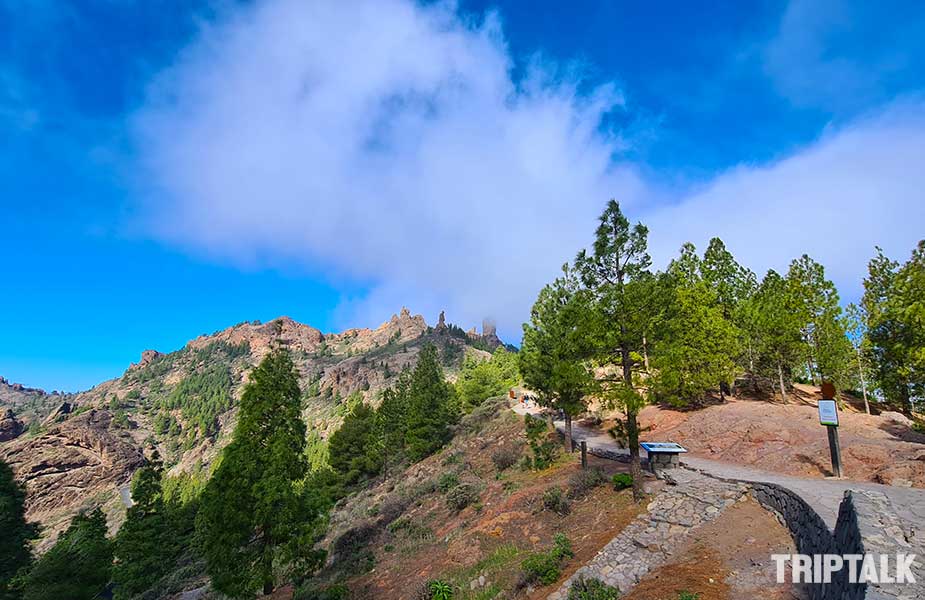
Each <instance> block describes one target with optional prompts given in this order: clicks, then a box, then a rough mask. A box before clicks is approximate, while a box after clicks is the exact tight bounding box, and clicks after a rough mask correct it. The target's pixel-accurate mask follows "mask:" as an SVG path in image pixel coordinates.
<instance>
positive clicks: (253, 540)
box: [196, 347, 321, 598]
mask: <svg viewBox="0 0 925 600" xmlns="http://www.w3.org/2000/svg"><path fill="white" fill-rule="evenodd" d="M304 450H305V423H304V422H303V421H302V418H301V401H300V392H299V383H298V378H297V376H296V372H295V367H294V365H293V363H292V359H291V358H290V356H289V353H288V351H286V350H284V349H282V348H280V347H277V348H274V349H273V350H272V351H271V352H270V353H269V354H268V355H267V356H266V357H265V358H264V359H263V360H262V361H261V363H260V364H259V365H258V366H257V367H256V368H255V369H254V370H253V371H251V374H250V381H249V382H248V384H247V385H246V386H245V388H244V392H243V394H242V396H241V407H240V411H239V413H238V423H237V425H236V426H235V429H234V434H233V438H232V441H231V443H230V444H229V445H228V446H227V447H226V448H225V450H224V451H223V453H222V461H221V464H220V465H219V466H218V468H217V469H216V470H215V473H214V474H213V475H212V478H211V479H210V480H209V483H208V484H207V485H206V487H205V490H204V491H203V494H202V499H201V505H200V509H199V514H198V515H197V519H196V529H197V534H198V537H199V540H200V546H201V549H202V552H203V555H204V557H205V559H206V566H207V571H208V573H209V576H210V577H211V579H212V584H213V586H214V587H215V589H217V590H218V591H220V592H222V593H223V594H225V595H227V596H231V597H233V598H248V597H253V596H254V595H255V593H256V592H257V591H258V590H261V589H262V590H263V592H264V593H265V594H269V593H271V592H272V591H273V589H274V587H275V585H276V580H277V570H276V569H277V566H278V565H285V564H290V565H294V566H295V567H297V568H299V566H300V565H301V564H302V563H305V564H304V566H302V567H301V568H303V569H307V568H309V567H311V566H314V565H313V564H312V561H313V560H314V559H315V558H316V556H315V555H314V554H313V553H312V552H311V548H312V545H313V543H314V541H315V536H316V535H317V527H318V521H319V519H320V516H321V515H319V512H318V511H319V505H318V503H315V502H313V499H314V498H313V496H312V494H311V490H305V491H304V492H305V493H303V490H302V489H301V486H300V485H299V482H301V480H302V479H303V478H304V477H305V476H306V474H307V471H308V465H307V459H306V456H305V452H304ZM303 572H304V571H303Z"/></svg>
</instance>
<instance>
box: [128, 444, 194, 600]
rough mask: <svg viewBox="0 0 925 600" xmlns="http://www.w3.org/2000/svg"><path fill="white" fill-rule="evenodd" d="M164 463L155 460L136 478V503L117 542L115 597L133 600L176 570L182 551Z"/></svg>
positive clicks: (139, 472) (134, 479) (134, 482)
mask: <svg viewBox="0 0 925 600" xmlns="http://www.w3.org/2000/svg"><path fill="white" fill-rule="evenodd" d="M162 475H163V472H162V469H161V465H160V462H159V461H158V460H156V459H155V460H153V461H152V464H149V465H146V466H144V467H142V468H140V469H138V470H137V471H136V472H135V475H134V476H133V477H132V501H133V504H132V506H131V507H129V509H128V511H127V514H126V519H125V523H123V524H122V527H120V528H119V533H118V535H116V539H115V541H114V550H115V558H116V564H115V565H114V567H113V574H112V579H113V583H114V584H115V590H114V591H115V597H116V598H117V599H121V598H132V597H134V596H135V595H137V594H139V593H141V592H143V591H145V590H147V589H148V588H150V587H151V586H152V585H153V584H154V583H156V582H157V581H158V580H159V579H160V578H161V577H163V576H164V575H166V574H167V573H169V572H170V571H171V570H172V569H173V566H174V561H175V560H176V558H177V553H178V549H179V548H180V544H179V540H178V536H177V535H176V534H175V532H174V530H173V527H172V523H171V520H170V516H169V514H168V511H167V507H166V505H165V503H164V498H163V489H162V484H161V478H162Z"/></svg>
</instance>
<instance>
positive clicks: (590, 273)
mask: <svg viewBox="0 0 925 600" xmlns="http://www.w3.org/2000/svg"><path fill="white" fill-rule="evenodd" d="M648 236H649V230H648V229H647V228H646V227H645V226H644V225H642V224H641V223H637V224H636V225H634V226H632V227H631V226H630V223H629V220H628V219H627V218H626V217H625V216H624V215H623V211H622V210H620V204H619V203H617V202H616V201H615V200H611V201H610V202H609V203H608V204H607V208H606V209H605V210H604V212H603V214H601V217H600V225H599V226H598V228H597V231H596V235H595V240H594V246H593V249H592V252H591V253H588V252H586V251H584V250H582V251H581V252H580V253H579V254H578V257H577V258H576V259H575V266H576V268H577V269H578V270H579V272H580V273H581V277H582V280H583V281H584V284H585V286H587V288H588V290H589V291H590V293H591V295H592V298H593V300H594V304H593V305H594V306H595V307H596V308H595V310H596V312H597V314H598V315H599V319H600V320H599V321H598V322H599V323H600V324H601V326H600V327H597V328H596V329H597V331H596V338H597V339H596V348H597V350H596V352H595V354H596V358H597V360H598V361H599V362H600V363H602V364H607V365H616V366H617V367H618V368H619V370H620V374H619V377H615V378H608V379H607V381H606V386H605V389H604V390H603V394H604V397H605V399H607V400H608V401H610V402H611V403H612V404H614V405H615V406H617V407H619V408H620V409H621V410H622V411H623V414H624V415H625V417H626V432H627V438H628V444H629V450H630V471H631V473H632V476H633V497H634V498H636V499H637V500H640V499H641V498H642V496H643V494H642V469H641V467H640V460H639V425H638V421H637V416H638V414H639V411H640V410H641V408H642V407H643V405H644V404H645V402H646V398H645V396H643V394H642V393H641V391H640V390H641V382H640V381H639V380H638V379H639V372H640V371H641V369H642V367H644V356H645V353H646V352H645V348H646V343H645V340H646V335H647V333H648V331H647V329H648V327H649V326H650V325H651V323H652V318H653V317H652V315H653V313H654V312H655V310H656V309H655V307H653V306H652V304H651V301H652V297H653V296H652V294H651V291H652V281H653V278H652V276H651V274H650V273H649V272H648V269H649V265H650V263H651V260H650V259H649V254H648V252H647V245H648ZM639 357H643V360H642V361H640V358H639Z"/></svg>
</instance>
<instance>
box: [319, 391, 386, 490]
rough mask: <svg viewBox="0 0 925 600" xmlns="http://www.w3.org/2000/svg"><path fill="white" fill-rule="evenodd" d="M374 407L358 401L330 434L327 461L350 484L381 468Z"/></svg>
mask: <svg viewBox="0 0 925 600" xmlns="http://www.w3.org/2000/svg"><path fill="white" fill-rule="evenodd" d="M379 433H380V432H379V427H378V422H377V420H376V413H375V411H374V410H373V409H372V408H370V407H369V406H368V405H366V404H364V403H360V404H358V405H357V406H355V407H354V408H353V410H352V411H351V412H350V413H349V414H348V415H347V417H346V418H345V419H344V423H343V424H342V425H341V426H340V428H339V429H338V430H337V431H335V432H334V434H333V435H332V436H331V440H330V443H329V445H328V451H329V454H328V463H329V464H330V465H331V468H332V469H334V470H335V471H336V472H337V473H338V474H339V475H340V476H341V477H342V479H343V481H344V484H345V485H348V486H351V485H356V484H357V483H360V482H362V481H363V480H365V479H368V478H370V477H374V476H376V475H378V474H379V472H380V471H382V464H383V456H382V444H381V441H382V440H381V437H380V435H379Z"/></svg>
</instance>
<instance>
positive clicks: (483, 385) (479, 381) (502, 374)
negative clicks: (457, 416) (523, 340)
mask: <svg viewBox="0 0 925 600" xmlns="http://www.w3.org/2000/svg"><path fill="white" fill-rule="evenodd" d="M519 382H520V373H519V372H518V368H517V355H516V354H513V353H511V352H508V351H507V350H506V349H505V348H504V347H503V346H498V348H497V349H496V350H495V351H494V353H493V354H492V356H491V358H490V359H489V360H479V359H478V358H476V357H475V356H473V355H469V356H466V359H465V360H464V361H463V366H462V370H460V372H459V376H458V377H457V379H456V393H457V394H458V396H459V400H460V402H461V403H462V407H463V410H465V411H467V412H468V411H470V410H472V409H473V408H474V407H476V406H478V405H480V404H481V403H482V402H483V401H484V400H485V399H486V398H492V397H494V396H500V395H502V394H505V393H507V391H508V390H509V389H510V388H511V387H513V386H515V385H517V384H518V383H519Z"/></svg>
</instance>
